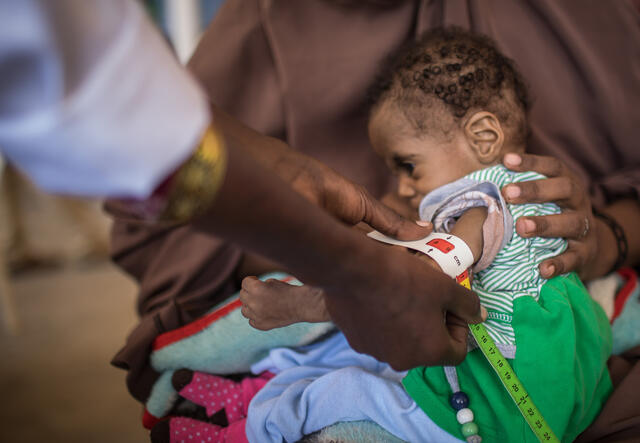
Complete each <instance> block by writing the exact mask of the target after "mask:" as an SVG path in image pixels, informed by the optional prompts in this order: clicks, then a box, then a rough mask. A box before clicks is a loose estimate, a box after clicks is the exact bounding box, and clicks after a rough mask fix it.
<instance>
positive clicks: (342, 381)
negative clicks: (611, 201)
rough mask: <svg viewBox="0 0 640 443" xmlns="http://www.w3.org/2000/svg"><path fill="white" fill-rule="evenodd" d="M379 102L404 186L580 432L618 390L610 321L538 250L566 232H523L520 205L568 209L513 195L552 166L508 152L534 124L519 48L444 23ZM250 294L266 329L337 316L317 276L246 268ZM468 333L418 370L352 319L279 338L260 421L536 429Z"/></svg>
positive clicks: (569, 432)
mask: <svg viewBox="0 0 640 443" xmlns="http://www.w3.org/2000/svg"><path fill="white" fill-rule="evenodd" d="M373 102H374V104H373V106H372V110H371V115H370V121H369V136H370V139H371V144H372V146H373V148H374V149H375V151H376V152H377V153H378V154H379V155H380V156H381V157H382V158H383V159H384V161H385V162H386V163H387V165H388V166H389V168H390V169H391V171H392V172H393V173H394V174H395V175H396V176H397V178H398V190H397V193H398V195H399V196H400V197H402V198H403V199H405V200H406V201H407V203H408V204H409V205H410V206H411V207H412V208H413V210H414V211H417V212H418V213H419V216H420V218H421V219H422V220H427V221H431V222H433V224H434V228H435V230H436V231H444V232H450V233H452V234H454V235H455V236H457V237H459V238H461V239H462V240H464V242H465V243H466V244H467V245H468V246H469V248H470V250H471V252H472V254H473V260H474V266H473V281H472V289H473V290H474V291H475V292H476V293H477V294H478V295H479V297H480V300H481V302H482V304H483V306H484V307H485V308H486V309H487V311H488V318H487V321H486V322H485V326H486V328H487V330H488V332H489V334H490V335H491V337H492V338H493V340H494V341H495V342H496V344H497V345H498V347H499V348H500V350H501V352H502V354H503V355H504V356H505V357H506V358H508V359H509V360H510V362H511V365H512V367H513V369H514V371H515V372H516V373H517V375H518V377H519V378H520V380H521V381H522V383H523V385H524V387H525V389H526V390H527V391H528V393H529V395H530V396H531V398H532V399H533V401H534V402H535V403H536V405H537V406H538V408H539V410H540V411H541V413H542V414H543V416H544V417H545V419H546V420H547V422H548V423H549V425H550V426H551V428H552V429H553V431H554V432H555V433H556V435H557V436H558V437H559V438H560V439H561V440H562V441H573V440H574V439H575V438H576V437H577V436H578V435H579V434H580V432H582V431H583V430H584V429H585V428H586V427H587V426H588V425H589V424H590V423H591V421H592V420H593V419H594V418H595V417H596V415H597V414H598V412H599V411H600V408H601V406H602V404H603V402H604V401H605V399H606V398H607V396H608V394H609V393H610V391H611V381H610V379H609V375H608V372H607V367H606V360H607V358H608V356H609V353H610V350H611V338H610V330H609V326H608V322H607V319H606V316H605V315H604V312H602V310H601V309H600V307H599V306H597V305H596V304H595V303H594V302H593V301H592V300H591V298H590V297H589V294H588V293H587V291H586V290H585V288H584V286H583V285H582V283H581V282H580V280H579V279H578V278H577V276H576V275H575V274H573V273H572V274H567V275H563V276H559V277H556V278H554V279H552V280H548V281H547V280H545V279H543V278H542V277H541V276H540V274H539V271H538V265H539V264H540V263H541V262H542V261H543V260H544V259H546V258H548V257H551V256H554V255H557V254H559V253H561V252H562V251H563V250H564V249H565V248H566V242H565V241H564V240H563V239H545V238H522V237H520V236H519V235H518V234H517V233H516V232H515V229H514V226H515V220H517V218H519V217H521V216H525V215H526V216H533V215H549V214H555V213H559V212H560V209H559V208H558V207H557V206H556V205H554V204H551V203H546V204H526V205H518V206H514V205H507V204H506V203H505V202H504V200H503V199H502V197H501V196H500V189H501V188H502V187H503V186H505V185H507V184H509V183H513V182H519V181H527V180H536V179H541V178H543V177H542V176H540V175H539V174H536V173H516V172H511V171H509V170H507V169H505V168H504V167H503V166H502V165H501V164H500V161H501V160H502V158H503V156H504V155H505V154H507V153H519V152H524V150H525V146H526V140H527V133H528V130H527V119H526V111H527V108H528V101H527V93H526V87H525V85H524V82H523V80H522V78H521V76H520V74H519V73H518V72H517V70H516V68H515V66H514V64H513V62H512V61H511V60H509V59H507V58H506V57H504V56H503V55H502V54H500V52H499V51H498V50H497V49H496V48H495V46H494V44H493V43H492V42H491V41H490V40H489V39H488V38H486V37H483V36H479V35H475V34H472V33H469V32H466V31H463V30H460V29H457V28H449V29H445V30H434V31H431V32H429V33H427V34H425V35H424V36H423V37H422V38H421V39H420V40H419V41H418V42H415V43H414V44H412V45H411V46H409V47H406V48H403V49H402V50H400V51H399V53H398V54H396V55H395V57H394V58H393V59H392V60H391V61H390V62H389V63H388V65H387V69H386V71H385V72H383V73H382V74H381V75H380V78H379V80H378V82H377V84H376V87H375V89H374V91H373ZM424 259H425V261H426V262H427V263H429V265H431V266H434V267H436V268H438V269H439V267H438V265H437V264H436V263H435V262H434V261H432V260H431V259H430V258H427V257H426V256H424ZM241 299H242V301H243V303H244V308H243V313H244V314H245V316H247V317H249V319H250V320H251V323H252V325H254V326H256V327H258V328H262V329H270V328H273V327H278V326H284V325H286V324H290V323H292V322H297V321H322V320H327V319H329V316H328V313H327V312H326V308H325V307H324V303H323V299H322V293H320V292H319V291H317V290H315V289H314V288H310V287H290V286H287V285H286V284H282V283H279V282H266V283H262V282H258V281H257V280H255V279H248V280H245V281H244V282H243V292H242V293H241ZM450 320H451V321H455V319H450ZM469 347H470V351H469V353H468V355H467V358H466V359H465V360H464V362H462V363H461V364H460V365H459V366H457V367H456V368H455V369H453V368H445V369H444V370H443V368H442V367H429V368H427V367H421V368H415V369H412V370H411V371H409V372H407V373H405V372H396V371H394V370H392V369H391V368H390V367H389V366H388V365H386V364H383V363H380V362H377V361H376V360H374V359H373V358H371V357H369V356H365V355H362V354H358V353H356V352H355V351H353V350H352V349H351V348H350V347H349V346H348V343H347V342H346V340H345V339H344V337H343V336H342V335H341V334H336V335H334V336H332V337H330V338H328V339H326V340H324V341H322V342H320V343H317V344H314V345H312V346H310V347H306V348H303V349H298V350H292V349H278V350H274V351H272V352H271V354H270V355H269V356H268V357H267V358H265V359H264V360H263V361H261V362H259V363H258V364H256V365H255V367H254V371H255V372H260V371H262V370H270V371H271V372H274V373H276V374H277V375H276V377H275V378H274V379H272V380H271V381H270V382H269V383H267V385H266V386H265V388H263V390H262V391H260V392H259V393H258V394H257V395H256V397H255V398H254V400H253V401H252V403H251V406H250V408H249V415H248V421H247V428H246V429H247V435H248V437H249V438H250V440H253V441H260V442H263V441H281V440H282V439H284V440H286V441H295V440H298V439H300V438H301V437H302V436H303V435H306V434H309V433H312V432H314V431H317V430H319V429H322V428H323V427H325V426H328V425H331V424H333V423H337V422H341V421H354V420H369V421H373V422H375V423H377V424H378V425H380V426H381V427H383V428H384V429H386V430H387V431H388V432H390V433H391V434H393V435H394V436H396V437H397V438H400V439H402V440H405V441H411V442H417V441H437V442H441V441H458V439H461V438H463V439H467V441H473V442H478V441H481V438H484V439H485V440H486V441H500V442H502V441H518V442H520V441H537V440H536V438H535V436H534V434H533V433H532V432H531V430H530V429H529V428H528V425H527V424H526V422H525V420H524V419H523V417H522V416H521V415H520V412H519V411H518V409H517V408H516V406H515V404H514V403H513V401H512V400H511V398H510V397H509V395H508V393H507V391H506V390H505V388H504V387H503V385H502V384H501V382H500V380H499V379H498V377H497V376H496V374H495V373H494V371H493V369H492V368H491V366H490V365H489V363H488V362H487V360H486V359H485V357H484V356H483V354H482V353H481V352H480V351H479V350H478V349H477V345H476V344H475V342H473V340H470V345H469ZM459 391H462V392H463V393H464V394H460V392H459ZM454 393H457V394H456V395H455V396H452V394H454ZM460 410H462V412H459V411H460Z"/></svg>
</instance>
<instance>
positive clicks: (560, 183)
mask: <svg viewBox="0 0 640 443" xmlns="http://www.w3.org/2000/svg"><path fill="white" fill-rule="evenodd" d="M503 162H504V165H505V166H506V167H507V168H509V169H511V170H513V171H536V172H539V173H541V174H543V175H545V176H547V177H548V178H547V179H546V180H535V181H529V182H521V183H517V184H516V183H514V184H510V185H507V186H505V187H504V188H503V190H502V193H503V195H504V197H505V199H506V201H507V202H508V203H512V204H521V203H542V202H555V203H556V204H558V206H560V207H561V208H562V209H563V212H562V214H558V215H548V216H541V217H521V218H520V219H518V221H517V222H516V230H517V232H518V234H519V235H520V236H522V237H536V236H538V237H564V238H566V239H567V240H568V248H567V250H566V251H565V252H564V253H562V254H560V255H558V256H556V257H553V258H550V259H548V260H545V261H544V262H542V263H541V264H540V274H541V275H542V276H543V277H545V278H552V277H555V276H557V275H560V274H564V273H567V272H570V271H577V272H578V273H579V274H580V277H582V278H583V279H584V280H590V279H593V278H597V277H600V276H603V275H605V274H606V273H607V272H609V271H610V270H611V269H612V267H613V266H614V263H616V259H617V256H618V249H617V242H616V238H615V236H614V234H613V233H612V230H611V228H610V227H609V226H608V225H607V224H606V223H605V222H603V221H602V219H600V218H599V217H594V214H593V211H592V208H591V201H590V198H589V194H588V191H587V189H585V187H584V185H583V184H582V183H581V181H580V179H579V178H578V177H577V176H576V175H575V174H574V173H572V172H571V171H570V170H569V169H568V168H567V166H566V165H565V164H564V163H562V162H561V161H559V160H557V159H555V158H553V157H547V156H538V155H531V154H513V153H510V154H507V155H505V157H504V160H503ZM603 212H606V213H607V214H609V216H611V217H613V218H614V219H615V220H616V221H617V223H618V224H619V225H620V226H621V227H622V228H623V230H624V232H625V234H626V237H627V241H628V246H629V254H628V256H627V260H626V261H625V263H624V264H627V265H633V264H636V263H637V262H638V254H639V252H638V249H639V248H640V246H639V245H638V242H639V238H640V234H639V233H638V230H640V227H638V226H637V225H638V223H637V222H634V221H633V220H639V219H640V205H639V204H638V202H637V201H634V200H619V201H616V202H614V203H613V204H612V205H610V206H609V207H607V208H605V210H604V211H603Z"/></svg>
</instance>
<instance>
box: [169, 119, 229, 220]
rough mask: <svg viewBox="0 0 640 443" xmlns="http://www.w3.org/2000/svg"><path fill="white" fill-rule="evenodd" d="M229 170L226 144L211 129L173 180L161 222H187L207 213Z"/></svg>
mask: <svg viewBox="0 0 640 443" xmlns="http://www.w3.org/2000/svg"><path fill="white" fill-rule="evenodd" d="M226 170H227V151H226V148H225V145H224V141H223V139H222V136H221V135H220V134H219V133H218V131H216V130H215V128H213V127H211V126H210V127H209V128H207V130H206V132H205V133H204V136H203V137H202V141H201V142H200V145H199V146H198V149H196V151H195V152H194V153H193V155H192V156H191V157H190V158H189V159H188V160H187V161H186V162H185V163H184V164H183V165H182V166H181V167H180V169H178V171H177V172H176V174H175V176H174V178H173V179H172V181H171V187H170V190H169V192H168V195H167V200H166V206H165V208H164V210H163V211H162V214H161V215H160V217H159V219H160V220H162V221H169V222H175V223H184V222H187V221H189V220H191V219H193V218H194V217H196V216H198V215H201V214H202V213H204V212H205V211H206V209H207V208H208V207H209V206H210V205H211V202H212V201H213V199H214V198H215V196H216V194H217V193H218V190H219V189H220V187H221V186H222V183H223V181H224V177H225V172H226Z"/></svg>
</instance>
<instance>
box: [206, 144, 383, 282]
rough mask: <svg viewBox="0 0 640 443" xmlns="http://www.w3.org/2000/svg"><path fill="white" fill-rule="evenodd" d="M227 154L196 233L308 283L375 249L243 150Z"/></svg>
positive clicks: (325, 276)
mask: <svg viewBox="0 0 640 443" xmlns="http://www.w3.org/2000/svg"><path fill="white" fill-rule="evenodd" d="M228 154H229V161H228V169H227V174H226V177H225V181H224V183H223V185H222V187H221V189H220V190H219V192H218V195H217V197H216V198H215V200H214V202H213V204H212V206H211V208H210V210H209V211H208V213H207V214H205V215H204V216H203V217H201V218H200V219H199V220H198V221H196V224H197V226H198V227H199V228H200V229H203V230H206V231H209V232H212V233H215V234H216V235H219V236H221V237H224V238H226V239H228V240H230V241H233V242H235V243H236V244H238V245H240V246H242V247H243V248H246V249H248V250H251V251H254V252H257V253H259V254H262V255H265V256H268V257H270V258H273V259H275V260H277V261H278V262H280V263H281V264H282V265H284V266H286V267H287V268H288V269H291V270H292V271H293V272H295V273H296V275H297V276H299V277H300V278H301V279H303V280H305V281H306V282H309V283H318V275H322V276H323V280H330V279H331V273H333V272H344V270H345V267H349V266H350V264H351V263H353V262H354V261H355V260H356V257H360V258H362V257H364V256H367V255H368V254H375V252H376V246H378V245H375V244H373V243H372V242H371V241H370V240H368V239H366V238H365V237H364V236H362V235H361V234H358V233H355V232H352V231H351V230H350V229H348V228H347V227H345V226H344V225H342V224H341V223H339V222H338V221H337V220H335V219H334V218H333V217H331V216H330V215H328V214H327V213H326V212H324V211H323V210H321V209H320V208H318V207H316V206H314V205H313V204H311V203H309V202H307V201H306V200H305V199H303V198H302V197H301V196H299V195H298V194H296V193H295V192H293V191H292V190H291V189H290V188H289V186H288V185H287V184H286V183H284V182H283V181H282V180H280V179H278V178H277V177H275V176H273V175H272V174H270V173H269V172H267V171H266V170H265V169H264V168H263V167H261V166H260V165H259V164H258V163H257V162H255V161H253V159H252V158H251V156H249V155H248V154H247V153H246V152H245V151H244V150H243V149H242V148H240V147H238V146H231V147H230V149H229V150H228Z"/></svg>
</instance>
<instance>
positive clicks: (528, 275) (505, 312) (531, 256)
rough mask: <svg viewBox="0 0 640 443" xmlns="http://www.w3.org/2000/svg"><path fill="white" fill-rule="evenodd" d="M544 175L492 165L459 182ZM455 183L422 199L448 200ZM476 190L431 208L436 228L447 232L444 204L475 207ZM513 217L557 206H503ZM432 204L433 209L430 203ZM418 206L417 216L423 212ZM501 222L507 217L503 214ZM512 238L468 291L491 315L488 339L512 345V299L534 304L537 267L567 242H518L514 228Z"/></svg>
mask: <svg viewBox="0 0 640 443" xmlns="http://www.w3.org/2000/svg"><path fill="white" fill-rule="evenodd" d="M543 178H544V176H542V175H540V174H538V173H536V172H512V171H509V170H508V169H506V168H505V167H504V166H502V165H496V166H492V167H489V168H486V169H482V170H479V171H475V172H473V173H471V174H469V175H467V176H466V177H464V178H463V179H461V180H460V181H459V182H462V183H467V182H469V181H473V182H477V183H483V184H484V183H486V182H488V184H490V185H492V186H493V187H494V188H496V187H497V189H498V193H499V188H502V187H503V186H505V185H507V184H509V183H517V182H524V181H531V180H539V179H543ZM459 182H454V183H450V184H448V185H445V186H443V187H441V188H438V189H437V190H435V191H434V192H432V193H431V194H429V195H428V196H426V197H425V201H431V200H432V197H431V196H432V194H434V193H436V194H437V195H441V196H443V197H446V196H450V195H451V191H450V190H457V189H459V187H460V186H459V184H458V183H459ZM476 194H478V191H477V190H474V191H469V192H468V193H463V194H462V195H460V196H459V197H457V198H455V199H451V198H448V199H446V200H444V201H443V202H442V206H441V207H440V209H433V208H432V210H431V212H432V213H433V216H434V220H431V221H433V223H434V226H435V227H436V229H438V228H440V227H442V229H445V230H447V229H448V228H450V227H451V223H450V220H449V219H443V218H442V214H448V213H450V212H448V211H446V210H445V209H444V206H449V205H452V204H455V205H464V204H465V203H464V202H460V200H466V202H467V204H468V207H472V206H478V204H476V203H475V202H478V201H481V199H480V198H478V196H477V195H476ZM505 205H506V208H507V209H508V212H510V214H511V217H512V218H513V223H514V226H515V222H516V220H517V219H518V218H520V217H523V216H539V215H550V214H559V213H560V208H559V207H558V206H557V205H555V204H553V203H531V204H526V205H510V204H505ZM431 206H433V205H431ZM422 209H423V208H422V205H421V215H422V214H423V211H422ZM503 217H505V219H506V218H507V217H509V215H508V213H507V212H505V213H504V214H503ZM507 235H508V236H510V237H509V238H508V239H507V241H506V245H505V246H504V247H503V248H502V249H501V250H500V251H498V253H497V254H496V256H495V258H494V259H493V261H492V263H491V264H490V265H489V266H488V267H486V268H485V269H483V270H482V271H480V272H478V273H476V274H475V275H474V278H473V283H472V289H473V290H474V291H475V292H476V293H477V294H478V296H479V297H480V301H481V302H482V304H483V306H484V307H485V308H487V311H488V312H489V316H488V319H487V321H486V322H485V326H486V328H487V331H488V333H489V335H491V337H492V338H493V339H494V341H495V342H496V343H497V344H498V345H505V346H509V345H515V344H516V343H515V334H514V332H513V327H512V325H511V321H512V318H513V301H514V300H515V299H516V298H518V297H522V296H529V297H533V298H534V299H535V300H538V297H539V293H540V289H541V288H542V285H543V284H544V283H545V282H546V280H545V279H543V278H542V277H541V276H540V272H539V271H538V265H539V264H540V263H541V262H542V261H543V260H545V259H547V258H549V257H553V256H556V255H558V254H559V253H561V252H563V251H564V250H565V249H566V246H567V242H566V241H565V240H564V239H562V238H540V237H535V238H522V237H520V236H519V235H518V234H517V233H516V232H515V229H513V230H512V233H511V232H508V233H507Z"/></svg>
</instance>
